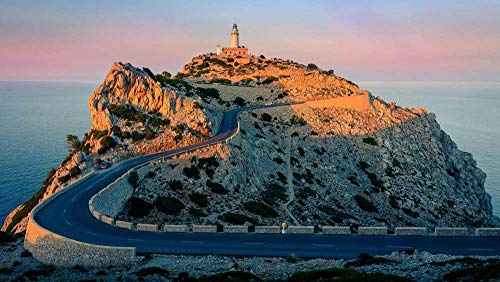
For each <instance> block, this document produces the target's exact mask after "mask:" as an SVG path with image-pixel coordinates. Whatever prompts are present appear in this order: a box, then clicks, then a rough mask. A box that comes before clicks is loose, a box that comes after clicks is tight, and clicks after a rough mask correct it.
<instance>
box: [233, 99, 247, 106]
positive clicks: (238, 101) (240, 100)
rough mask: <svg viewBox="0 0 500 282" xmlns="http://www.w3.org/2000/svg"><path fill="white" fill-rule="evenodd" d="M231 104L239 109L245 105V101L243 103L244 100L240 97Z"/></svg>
mask: <svg viewBox="0 0 500 282" xmlns="http://www.w3.org/2000/svg"><path fill="white" fill-rule="evenodd" d="M233 102H234V103H235V104H236V105H238V106H240V107H243V106H245V105H246V104H247V101H245V99H243V98H241V97H236V98H235V99H234V101H233Z"/></svg>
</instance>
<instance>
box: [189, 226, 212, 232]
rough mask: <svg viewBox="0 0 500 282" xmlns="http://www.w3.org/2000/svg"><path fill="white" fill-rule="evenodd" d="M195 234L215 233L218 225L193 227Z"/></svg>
mask: <svg viewBox="0 0 500 282" xmlns="http://www.w3.org/2000/svg"><path fill="white" fill-rule="evenodd" d="M193 232H200V233H215V232H217V225H193Z"/></svg>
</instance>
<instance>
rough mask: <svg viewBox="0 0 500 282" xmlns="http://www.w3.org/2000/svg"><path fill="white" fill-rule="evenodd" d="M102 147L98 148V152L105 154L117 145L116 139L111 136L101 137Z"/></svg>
mask: <svg viewBox="0 0 500 282" xmlns="http://www.w3.org/2000/svg"><path fill="white" fill-rule="evenodd" d="M100 143H101V148H99V150H97V153H99V154H104V153H106V152H107V151H108V150H109V149H112V148H114V147H115V146H116V142H115V139H113V137H111V136H105V137H104V138H102V139H101V142H100Z"/></svg>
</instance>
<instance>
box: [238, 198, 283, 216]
mask: <svg viewBox="0 0 500 282" xmlns="http://www.w3.org/2000/svg"><path fill="white" fill-rule="evenodd" d="M243 206H244V207H245V209H246V210H247V211H249V212H251V213H254V214H258V215H260V216H262V217H266V218H272V217H277V216H278V213H277V212H276V211H275V210H274V209H273V208H272V207H270V206H268V205H266V204H264V203H261V202H257V201H249V202H246V203H244V204H243Z"/></svg>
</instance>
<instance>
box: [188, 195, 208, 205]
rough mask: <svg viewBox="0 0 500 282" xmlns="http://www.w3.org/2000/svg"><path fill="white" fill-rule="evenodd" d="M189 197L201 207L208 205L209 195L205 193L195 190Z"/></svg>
mask: <svg viewBox="0 0 500 282" xmlns="http://www.w3.org/2000/svg"><path fill="white" fill-rule="evenodd" d="M189 199H190V200H191V202H193V203H195V204H197V205H198V206H199V207H202V208H204V207H206V206H208V197H207V195H205V194H201V193H198V192H193V193H191V194H189Z"/></svg>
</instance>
